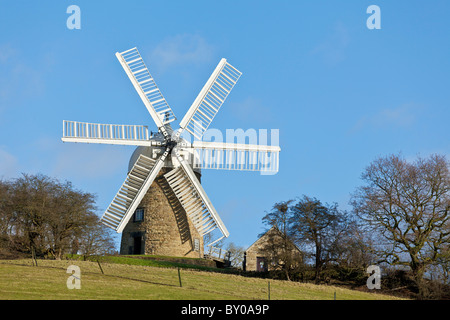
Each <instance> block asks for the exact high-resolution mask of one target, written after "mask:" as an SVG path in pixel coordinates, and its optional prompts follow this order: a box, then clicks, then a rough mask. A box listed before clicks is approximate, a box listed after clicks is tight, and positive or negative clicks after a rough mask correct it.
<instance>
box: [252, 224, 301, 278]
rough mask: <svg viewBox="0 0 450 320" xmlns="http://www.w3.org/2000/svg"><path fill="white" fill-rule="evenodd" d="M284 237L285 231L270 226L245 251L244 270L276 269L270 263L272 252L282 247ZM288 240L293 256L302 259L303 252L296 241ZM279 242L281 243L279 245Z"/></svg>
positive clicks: (263, 270)
mask: <svg viewBox="0 0 450 320" xmlns="http://www.w3.org/2000/svg"><path fill="white" fill-rule="evenodd" d="M284 239H285V238H284V235H283V233H282V232H281V231H280V230H279V229H278V228H277V227H276V226H273V227H272V228H270V229H269V230H268V231H267V232H266V233H264V234H263V235H262V236H261V237H260V238H259V239H258V240H256V241H255V242H254V243H253V244H252V245H251V246H250V247H248V249H247V250H246V251H245V252H244V261H243V269H244V271H259V272H265V271H270V270H272V269H274V267H273V266H271V263H270V261H271V258H270V257H269V255H270V252H273V251H275V250H277V248H281V243H282V241H284ZM288 241H289V247H290V248H291V253H292V258H294V259H298V261H300V259H301V257H302V252H301V251H300V249H299V248H298V247H297V246H296V245H295V244H294V243H292V242H291V241H290V240H288ZM278 244H280V245H279V246H278ZM269 248H270V249H269Z"/></svg>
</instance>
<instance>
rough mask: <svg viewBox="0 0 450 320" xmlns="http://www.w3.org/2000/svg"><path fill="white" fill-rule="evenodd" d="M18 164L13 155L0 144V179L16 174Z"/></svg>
mask: <svg viewBox="0 0 450 320" xmlns="http://www.w3.org/2000/svg"><path fill="white" fill-rule="evenodd" d="M18 168H19V164H18V161H17V159H16V157H15V156H14V155H12V154H11V153H9V152H8V151H6V150H5V147H2V146H0V179H2V178H3V179H10V178H13V177H15V176H17V173H18Z"/></svg>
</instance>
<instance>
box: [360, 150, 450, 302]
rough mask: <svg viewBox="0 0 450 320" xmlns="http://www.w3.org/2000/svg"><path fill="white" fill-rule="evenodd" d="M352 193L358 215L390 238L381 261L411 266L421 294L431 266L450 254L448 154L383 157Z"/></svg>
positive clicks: (374, 163) (381, 247)
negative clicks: (426, 274)
mask: <svg viewBox="0 0 450 320" xmlns="http://www.w3.org/2000/svg"><path fill="white" fill-rule="evenodd" d="M362 180H363V181H364V182H365V185H364V186H362V187H359V188H358V189H357V191H356V192H355V194H354V195H353V197H352V204H353V207H354V210H355V212H356V214H357V215H358V216H359V217H361V218H362V219H364V220H365V221H367V222H368V223H369V225H370V226H371V227H373V230H376V231H378V232H379V234H380V235H381V237H382V239H384V241H385V243H384V245H380V246H379V248H378V250H377V251H378V254H379V255H380V257H381V259H380V262H387V263H389V264H391V265H405V266H408V267H409V268H410V269H411V271H412V274H413V276H414V279H415V281H416V283H417V285H418V287H419V294H420V295H421V290H422V284H423V283H422V281H423V276H424V273H425V271H426V268H427V266H428V265H430V264H432V263H434V262H436V261H438V260H439V259H442V258H444V257H445V252H444V249H445V248H448V244H449V241H450V232H449V229H448V224H449V210H450V173H449V162H448V161H447V160H446V158H445V157H444V156H440V155H432V156H430V157H428V158H418V159H417V160H416V161H414V162H412V163H411V162H408V161H406V160H405V159H403V158H402V157H401V156H398V155H390V156H387V157H381V158H378V159H376V160H375V161H373V162H372V163H371V164H370V165H369V166H368V167H367V168H366V169H365V171H364V172H363V174H362Z"/></svg>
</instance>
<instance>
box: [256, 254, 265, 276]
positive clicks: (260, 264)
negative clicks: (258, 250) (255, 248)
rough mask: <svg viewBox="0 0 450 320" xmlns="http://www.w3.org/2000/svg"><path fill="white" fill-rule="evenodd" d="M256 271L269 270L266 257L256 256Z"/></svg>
mask: <svg viewBox="0 0 450 320" xmlns="http://www.w3.org/2000/svg"><path fill="white" fill-rule="evenodd" d="M256 271H259V272H265V271H267V264H266V258H264V257H256Z"/></svg>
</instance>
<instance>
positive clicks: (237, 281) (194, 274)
mask: <svg viewBox="0 0 450 320" xmlns="http://www.w3.org/2000/svg"><path fill="white" fill-rule="evenodd" d="M113 260H114V262H111V261H109V262H106V261H103V262H101V266H102V269H103V271H104V274H102V273H101V271H100V268H99V266H98V264H97V262H94V261H80V260H61V261H55V260H38V267H35V266H33V265H32V263H31V260H0V299H2V300H6V299H10V300H15V299H22V300H27V299H33V300H37V299H47V300H74V299H75V300H81V299H95V300H104V299H106V300H113V299H120V300H129V299H140V300H141V299H151V300H158V299H159V300H181V299H182V300H218V299H220V300H252V299H258V300H261V299H267V298H268V280H267V279H259V278H247V277H242V276H238V275H233V274H225V273H214V272H205V271H199V270H193V269H181V280H182V287H180V286H179V279H178V269H177V268H173V265H172V267H171V268H169V267H167V265H164V266H163V267H161V265H159V266H154V265H152V266H150V265H145V263H154V262H155V260H145V259H133V258H130V257H114V259H113ZM132 260H135V261H132ZM156 262H157V263H161V261H156ZM69 265H77V266H78V267H80V269H81V289H79V290H77V289H72V290H69V289H68V288H67V286H66V281H67V278H68V277H69V276H70V274H68V273H66V270H67V267H68V266H69ZM190 267H191V266H190ZM334 292H336V297H337V300H341V299H345V300H349V299H350V300H372V299H377V300H380V299H382V300H386V299H395V298H394V297H391V296H386V295H381V294H377V293H370V292H360V291H355V290H349V289H345V288H342V287H335V286H326V285H313V284H306V283H296V282H289V281H281V280H270V298H271V299H273V300H279V299H285V300H331V299H333V298H334Z"/></svg>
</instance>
